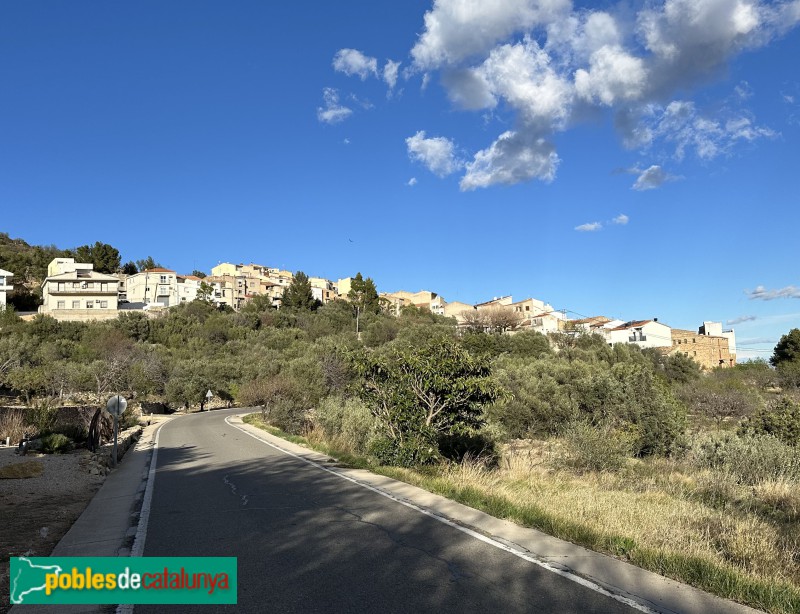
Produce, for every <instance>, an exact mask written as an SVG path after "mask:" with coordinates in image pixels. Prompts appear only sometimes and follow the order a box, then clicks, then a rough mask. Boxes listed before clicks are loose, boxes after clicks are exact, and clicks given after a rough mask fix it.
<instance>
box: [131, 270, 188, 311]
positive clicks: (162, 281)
mask: <svg viewBox="0 0 800 614" xmlns="http://www.w3.org/2000/svg"><path fill="white" fill-rule="evenodd" d="M125 297H126V299H127V300H128V301H129V302H130V303H132V304H137V305H142V306H143V307H147V308H149V307H151V306H152V307H174V306H175V305H179V304H180V303H181V296H180V291H179V289H178V274H177V273H176V272H175V271H173V270H171V269H163V268H155V269H147V270H145V271H141V272H140V273H136V274H135V275H129V276H128V277H127V278H126V279H125Z"/></svg>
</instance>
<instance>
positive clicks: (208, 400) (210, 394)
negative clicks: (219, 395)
mask: <svg viewBox="0 0 800 614" xmlns="http://www.w3.org/2000/svg"><path fill="white" fill-rule="evenodd" d="M213 396H214V393H213V392H211V390H210V389H209V391H208V392H206V403H211V398H212V397H213ZM209 411H211V410H209Z"/></svg>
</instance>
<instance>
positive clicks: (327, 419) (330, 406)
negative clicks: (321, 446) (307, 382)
mask: <svg viewBox="0 0 800 614" xmlns="http://www.w3.org/2000/svg"><path fill="white" fill-rule="evenodd" d="M314 422H315V424H316V425H317V426H318V427H320V428H321V429H322V431H323V433H324V434H325V437H326V438H328V439H330V440H332V441H334V442H336V443H338V444H339V445H340V446H343V447H345V448H349V450H350V451H352V452H353V453H356V454H367V453H368V452H369V449H370V443H371V442H372V440H373V439H374V438H375V436H376V434H377V425H376V422H375V417H374V416H373V415H372V412H370V410H369V408H368V407H367V406H366V405H364V403H362V402H361V401H360V400H359V399H342V398H341V397H327V398H325V399H323V400H322V402H321V403H320V405H319V407H318V408H317V410H316V412H314Z"/></svg>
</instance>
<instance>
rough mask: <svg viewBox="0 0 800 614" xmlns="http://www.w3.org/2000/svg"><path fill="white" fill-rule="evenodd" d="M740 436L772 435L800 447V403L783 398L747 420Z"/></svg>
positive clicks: (742, 426)
mask: <svg viewBox="0 0 800 614" xmlns="http://www.w3.org/2000/svg"><path fill="white" fill-rule="evenodd" d="M739 431H740V434H747V433H749V434H755V435H772V436H774V437H777V438H778V439H780V440H781V441H783V442H784V443H786V444H789V445H791V446H797V445H800V403H795V402H794V401H792V400H791V399H790V398H788V397H785V396H784V397H781V398H780V399H779V400H778V401H777V402H776V403H774V404H772V405H771V406H770V407H767V408H763V409H762V410H761V411H759V412H758V413H756V414H755V415H754V416H752V417H750V418H749V419H747V420H745V421H744V422H743V423H742V425H741V428H740V429H739Z"/></svg>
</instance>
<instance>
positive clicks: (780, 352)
mask: <svg viewBox="0 0 800 614" xmlns="http://www.w3.org/2000/svg"><path fill="white" fill-rule="evenodd" d="M769 362H770V364H772V366H773V367H777V366H779V365H781V364H782V363H787V362H796V363H800V328H793V329H792V330H790V331H789V332H788V333H787V334H785V335H783V336H782V337H781V340H780V341H778V344H777V345H776V346H775V351H774V352H773V354H772V358H770V360H769Z"/></svg>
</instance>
